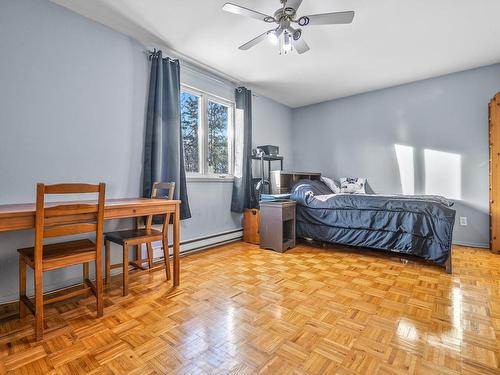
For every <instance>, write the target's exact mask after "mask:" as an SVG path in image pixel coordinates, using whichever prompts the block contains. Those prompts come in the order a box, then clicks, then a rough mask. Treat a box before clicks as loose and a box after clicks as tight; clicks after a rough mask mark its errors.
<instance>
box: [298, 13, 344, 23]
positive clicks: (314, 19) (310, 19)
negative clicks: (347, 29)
mask: <svg viewBox="0 0 500 375" xmlns="http://www.w3.org/2000/svg"><path fill="white" fill-rule="evenodd" d="M353 18H354V12H353V11H349V12H335V13H324V14H313V15H311V16H302V17H300V18H299V19H298V21H297V22H298V23H299V25H300V26H311V25H334V24H335V25H337V24H344V23H351V22H352V20H353Z"/></svg>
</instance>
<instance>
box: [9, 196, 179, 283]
mask: <svg viewBox="0 0 500 375" xmlns="http://www.w3.org/2000/svg"><path fill="white" fill-rule="evenodd" d="M84 202H85V203H88V202H89V201H81V203H84ZM64 203H68V204H74V203H76V202H75V201H71V202H64ZM180 203H181V201H179V200H165V199H149V198H123V199H107V200H106V206H105V209H104V219H106V220H111V219H122V218H128V217H139V216H147V215H157V214H165V213H168V212H171V213H172V214H173V216H174V220H173V224H174V228H173V229H174V230H173V232H174V238H173V248H174V254H173V255H174V272H173V278H174V286H178V285H179V282H180V277H179V274H180V261H179V241H180V238H179V237H180V220H179V219H180V216H179V208H180V207H179V206H180ZM59 204H63V203H61V202H54V203H46V207H50V206H51V205H59ZM32 228H35V204H34V203H24V204H5V205H0V232H5V231H12V230H21V229H32Z"/></svg>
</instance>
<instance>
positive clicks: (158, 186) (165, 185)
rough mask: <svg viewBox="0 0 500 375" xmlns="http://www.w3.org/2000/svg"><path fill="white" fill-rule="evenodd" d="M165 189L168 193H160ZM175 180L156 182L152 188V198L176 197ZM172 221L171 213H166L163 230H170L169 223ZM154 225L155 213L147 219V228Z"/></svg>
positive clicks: (168, 198) (170, 198) (169, 198)
mask: <svg viewBox="0 0 500 375" xmlns="http://www.w3.org/2000/svg"><path fill="white" fill-rule="evenodd" d="M162 191H164V192H166V194H163V195H161V194H160V193H161V192H162ZM174 191H175V182H155V183H154V184H153V188H152V189H151V198H152V199H167V200H172V199H174ZM169 222H170V213H167V214H165V217H164V221H163V231H164V232H165V231H166V230H168V223H169ZM152 225H153V215H150V216H148V218H147V219H146V228H147V229H151V226H152Z"/></svg>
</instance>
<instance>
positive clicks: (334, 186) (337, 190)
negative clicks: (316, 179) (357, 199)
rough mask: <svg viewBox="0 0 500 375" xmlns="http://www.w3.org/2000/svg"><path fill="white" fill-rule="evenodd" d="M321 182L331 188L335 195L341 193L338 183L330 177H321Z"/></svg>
mask: <svg viewBox="0 0 500 375" xmlns="http://www.w3.org/2000/svg"><path fill="white" fill-rule="evenodd" d="M321 181H322V182H323V183H324V184H325V185H326V186H328V187H329V188H330V190H331V191H333V192H334V193H335V194H338V193H340V188H339V187H338V185H337V183H336V182H335V181H334V180H333V179H331V178H328V177H325V176H321Z"/></svg>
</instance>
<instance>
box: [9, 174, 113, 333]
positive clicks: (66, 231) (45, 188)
mask: <svg viewBox="0 0 500 375" xmlns="http://www.w3.org/2000/svg"><path fill="white" fill-rule="evenodd" d="M105 189H106V185H105V184H103V183H100V184H99V185H89V184H58V185H44V184H37V190H36V214H35V246H34V247H28V248H24V249H19V250H18V252H19V315H20V317H21V318H23V317H24V316H25V315H26V308H28V309H29V310H30V311H31V312H32V313H33V314H34V315H35V337H36V340H37V341H39V340H42V339H43V306H44V305H46V304H49V303H51V302H56V301H59V300H62V299H66V298H72V297H75V296H77V295H81V294H88V293H89V290H90V291H91V292H92V293H93V294H94V295H95V296H96V300H97V317H101V316H102V315H103V295H102V291H103V283H102V240H103V221H104V196H105ZM86 193H97V194H98V201H97V204H95V203H85V202H77V203H74V202H73V203H71V202H68V203H58V204H57V205H54V204H50V203H48V204H47V205H46V203H45V195H53V194H58V195H59V194H86ZM82 233H95V236H96V243H93V242H92V241H90V240H88V239H83V240H75V241H69V242H61V243H53V244H50V245H44V244H43V243H44V239H45V238H51V237H63V236H69V235H76V234H82ZM92 261H93V262H95V268H96V282H95V283H93V282H92V281H90V279H89V262H92ZM76 264H82V265H83V289H78V290H75V291H72V292H69V293H67V294H66V295H64V296H63V295H61V296H57V297H54V298H47V299H44V295H43V285H42V284H43V272H45V271H50V270H54V269H57V268H62V267H68V266H72V265H76ZM26 265H28V266H30V267H31V268H32V269H33V271H34V282H35V302H34V303H33V302H32V300H31V299H30V298H28V297H27V296H26Z"/></svg>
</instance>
